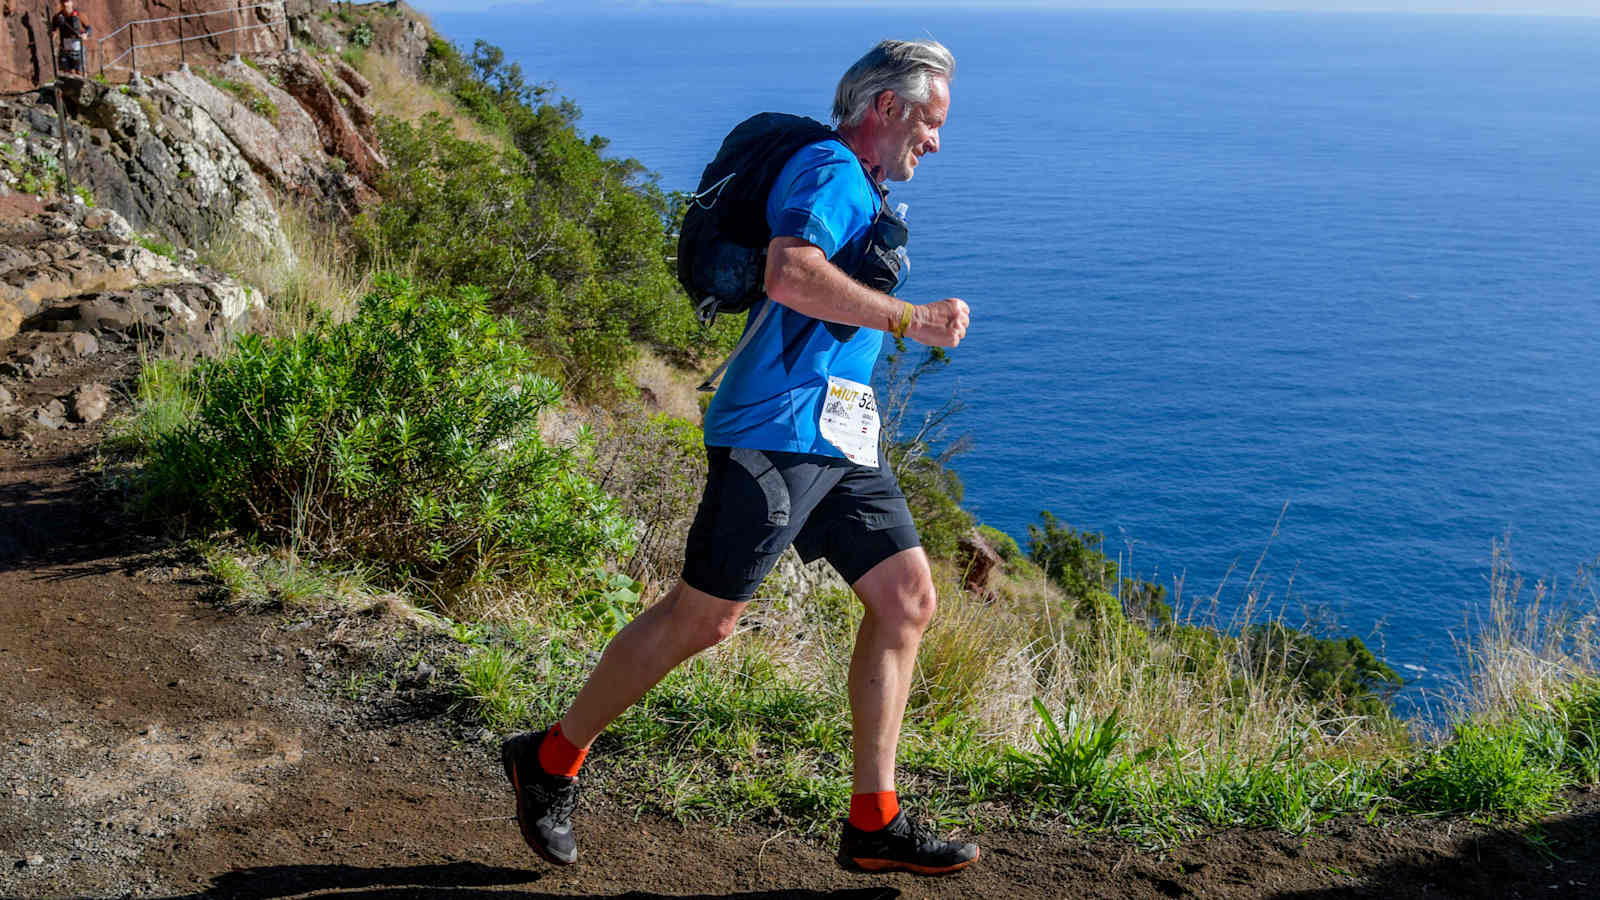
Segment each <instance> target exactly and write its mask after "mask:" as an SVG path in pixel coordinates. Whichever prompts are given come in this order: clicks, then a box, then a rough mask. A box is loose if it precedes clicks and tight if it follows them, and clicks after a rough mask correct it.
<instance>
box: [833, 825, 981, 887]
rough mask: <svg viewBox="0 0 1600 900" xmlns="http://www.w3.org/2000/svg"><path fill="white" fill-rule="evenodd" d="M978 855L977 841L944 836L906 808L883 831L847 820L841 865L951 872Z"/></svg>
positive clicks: (866, 869) (868, 869)
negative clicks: (863, 828)
mask: <svg viewBox="0 0 1600 900" xmlns="http://www.w3.org/2000/svg"><path fill="white" fill-rule="evenodd" d="M977 858H978V845H977V844H968V843H965V842H963V841H947V840H944V839H943V838H941V837H939V836H938V835H936V834H934V833H933V829H932V828H929V827H928V826H926V825H923V824H921V823H920V822H917V821H916V820H915V819H912V818H911V817H910V816H908V815H906V813H905V810H901V811H900V812H899V813H898V814H897V815H896V816H895V817H894V819H893V820H891V821H890V822H889V824H888V825H885V826H884V827H883V829H882V830H880V831H862V830H861V829H859V828H857V827H855V826H854V825H851V824H850V823H849V821H846V822H845V823H844V836H843V837H842V838H841V839H840V841H839V865H841V866H843V867H844V868H846V869H860V870H862V871H864V872H895V871H899V872H912V873H915V874H917V875H948V874H949V873H951V872H957V871H960V870H961V869H964V868H966V867H967V866H969V865H971V864H972V863H973V861H974V860H976V859H977Z"/></svg>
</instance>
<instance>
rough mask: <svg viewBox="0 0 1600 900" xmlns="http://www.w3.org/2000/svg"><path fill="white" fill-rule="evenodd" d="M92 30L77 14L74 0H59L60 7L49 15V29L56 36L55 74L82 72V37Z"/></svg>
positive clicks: (78, 73)
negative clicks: (53, 13)
mask: <svg viewBox="0 0 1600 900" xmlns="http://www.w3.org/2000/svg"><path fill="white" fill-rule="evenodd" d="M92 30H93V29H91V28H90V27H89V24H88V23H87V22H85V21H83V17H82V16H79V15H78V5H77V3H76V0H61V9H60V10H59V11H58V12H57V13H56V14H55V15H53V16H51V17H50V31H51V33H53V34H54V35H55V36H56V47H57V52H56V72H57V74H60V75H82V74H83V39H84V38H86V37H88V36H89V32H90V31H92Z"/></svg>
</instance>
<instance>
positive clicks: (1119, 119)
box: [434, 6, 1600, 697]
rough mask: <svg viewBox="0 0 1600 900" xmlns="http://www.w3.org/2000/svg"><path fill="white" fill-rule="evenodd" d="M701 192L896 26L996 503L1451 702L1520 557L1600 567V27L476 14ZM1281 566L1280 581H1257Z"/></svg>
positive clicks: (460, 31) (588, 116)
mask: <svg viewBox="0 0 1600 900" xmlns="http://www.w3.org/2000/svg"><path fill="white" fill-rule="evenodd" d="M434 21H435V24H436V25H438V26H439V27H440V29H441V30H442V31H443V32H444V33H445V34H447V35H448V36H450V37H451V38H452V39H453V40H455V41H456V42H457V43H458V44H460V45H461V46H463V47H464V48H470V47H471V45H472V42H473V41H474V40H475V39H478V38H485V39H487V40H489V41H490V42H491V43H495V44H497V45H499V46H501V47H503V48H504V49H505V51H506V53H507V56H508V58H510V59H513V60H516V61H518V62H520V63H521V65H522V66H523V68H524V70H525V71H526V72H527V74H528V76H529V79H530V80H536V81H542V82H547V83H550V84H551V85H552V86H553V87H554V89H555V92H556V95H558V96H561V95H564V96H567V97H570V98H572V99H573V100H574V101H575V102H576V103H577V104H578V105H579V106H580V107H581V108H582V109H583V111H584V117H583V119H582V121H581V123H580V124H581V126H582V127H583V129H584V130H585V131H586V132H589V133H592V134H599V135H603V136H605V137H607V138H609V139H610V141H611V144H610V152H612V153H614V154H616V155H619V156H632V157H636V158H638V159H639V160H640V161H642V162H643V163H644V164H645V165H646V166H647V167H649V168H650V169H652V170H654V171H655V172H657V173H658V174H659V178H660V183H661V185H662V187H664V188H667V189H682V190H689V189H692V188H693V187H694V184H695V182H696V181H697V179H698V177H699V173H700V169H701V167H702V166H703V165H704V164H705V163H706V162H707V161H708V160H709V159H710V157H711V156H712V154H713V153H714V151H715V150H716V147H717V145H718V143H719V142H720V140H721V138H722V137H723V135H724V134H725V133H726V132H727V130H728V129H729V128H730V127H731V126H732V125H733V124H734V123H736V122H737V121H739V120H740V119H742V118H744V117H745V116H747V115H750V114H752V113H755V112H759V111H763V110H783V111H788V112H797V113H804V114H809V115H813V116H816V117H818V118H825V117H826V114H827V111H828V108H829V103H830V101H831V97H832V91H833V86H834V84H835V82H836V81H837V79H838V76H839V75H840V73H842V72H843V70H844V69H845V68H846V67H847V66H848V65H849V64H850V63H851V62H852V61H853V60H854V59H855V58H856V57H858V56H859V55H860V54H861V53H862V52H864V51H865V50H866V49H867V47H869V46H870V45H871V44H872V43H873V42H875V41H876V40H877V39H879V38H881V37H888V36H897V37H920V36H932V37H935V38H937V39H939V40H941V41H943V42H944V43H945V44H947V45H948V46H949V47H950V48H951V49H952V50H953V51H954V53H955V55H956V58H957V60H958V63H959V65H960V71H959V72H958V75H957V78H956V81H955V84H954V86H953V88H952V105H951V112H950V119H949V124H948V126H947V127H946V128H945V129H944V132H943V148H942V150H941V152H940V153H939V154H937V155H936V156H931V157H929V158H927V159H925V160H923V163H922V165H921V166H920V167H919V168H918V170H917V176H916V178H915V179H914V180H913V181H911V182H909V183H906V184H903V185H896V186H893V187H894V190H893V194H892V202H901V201H903V202H906V203H907V204H908V205H909V208H910V222H911V225H912V233H913V238H912V244H911V249H912V260H913V269H912V276H911V280H910V282H909V284H908V286H907V288H906V289H905V290H904V291H903V292H902V293H903V295H904V296H905V297H907V299H911V300H913V301H927V300H934V299H938V298H941V297H946V296H959V297H962V298H964V299H966V300H967V301H968V302H969V303H970V304H971V306H972V309H973V324H972V328H971V331H970V333H969V335H968V338H967V340H966V341H965V342H964V343H963V344H962V345H961V347H960V348H959V349H957V350H956V351H954V352H953V353H952V360H953V361H952V363H951V364H950V365H949V366H948V367H947V369H946V370H945V371H944V372H943V373H942V374H941V375H940V376H939V378H938V379H937V380H936V381H932V382H928V383H925V384H924V386H923V389H922V395H921V402H923V403H924V404H928V405H935V404H938V403H940V402H942V401H943V400H945V399H947V398H948V397H949V396H950V395H951V394H952V392H955V393H958V395H959V397H960V399H961V400H962V401H964V402H965V403H966V409H965V411H964V412H963V413H962V414H961V416H960V418H959V420H958V422H957V424H956V428H955V432H956V433H961V432H965V433H969V434H970V435H971V436H972V439H973V448H972V450H971V452H969V453H968V454H966V455H964V456H961V457H959V458H958V459H957V461H956V468H957V469H958V470H959V472H960V474H961V476H962V478H963V479H964V480H965V482H966V486H967V506H968V508H969V509H971V510H973V511H974V512H975V513H976V514H977V515H978V516H980V517H981V518H982V520H983V521H985V522H987V523H988V524H991V525H994V526H996V527H998V528H1001V529H1003V530H1005V531H1007V532H1010V533H1011V534H1013V535H1015V536H1017V537H1018V538H1019V539H1025V538H1026V532H1027V525H1028V523H1030V522H1036V521H1038V515H1039V512H1040V511H1041V510H1044V509H1048V510H1051V511H1053V512H1054V513H1055V514H1056V515H1057V516H1058V517H1059V518H1061V519H1062V520H1064V521H1066V522H1068V523H1070V524H1072V525H1073V526H1075V527H1078V528H1080V529H1089V530H1093V531H1098V532H1101V533H1103V534H1104V535H1105V549H1106V551H1107V553H1108V555H1110V556H1112V557H1113V558H1120V559H1121V561H1122V564H1123V567H1124V571H1125V573H1126V574H1130V575H1131V574H1134V573H1138V574H1141V575H1142V576H1143V577H1145V578H1148V579H1151V580H1154V581H1157V582H1159V583H1162V584H1165V585H1167V586H1168V589H1169V591H1170V592H1174V593H1176V594H1177V595H1178V597H1179V600H1180V607H1181V608H1182V609H1194V608H1199V609H1206V608H1210V606H1211V604H1212V602H1213V601H1215V603H1216V604H1217V606H1218V608H1219V609H1220V610H1221V614H1222V618H1223V619H1224V620H1226V619H1227V618H1228V617H1229V615H1230V614H1231V613H1232V611H1235V610H1237V609H1239V608H1240V605H1241V604H1242V603H1243V602H1244V599H1245V596H1246V594H1247V592H1248V591H1249V590H1250V588H1251V587H1254V588H1255V589H1256V590H1257V593H1258V594H1260V595H1262V596H1265V597H1268V598H1270V603H1269V604H1268V610H1267V611H1269V612H1274V613H1282V614H1283V615H1285V616H1286V617H1287V618H1288V619H1289V620H1291V621H1293V622H1297V623H1298V622H1311V623H1313V624H1315V625H1316V627H1318V629H1319V630H1321V631H1323V632H1324V633H1341V634H1344V633H1350V634H1357V635H1360V636H1362V637H1364V638H1365V639H1366V640H1367V641H1368V642H1369V644H1372V645H1373V646H1374V648H1375V649H1377V650H1379V651H1380V652H1381V654H1382V655H1384V656H1385V658H1387V659H1388V660H1389V661H1390V662H1391V663H1393V664H1395V665H1396V666H1397V667H1400V668H1401V671H1402V673H1403V674H1405V675H1407V676H1408V677H1409V678H1411V679H1413V688H1412V690H1411V691H1408V694H1411V695H1412V696H1413V697H1416V696H1421V695H1424V694H1425V692H1427V691H1429V690H1435V689H1441V688H1444V687H1446V686H1447V685H1448V682H1449V679H1450V678H1451V676H1452V675H1453V673H1454V672H1455V671H1456V662H1455V652H1454V650H1453V647H1452V635H1457V636H1459V635H1461V634H1463V633H1464V632H1465V631H1466V629H1467V628H1468V627H1469V625H1470V622H1471V621H1472V619H1473V617H1474V616H1475V614H1476V611H1477V610H1479V609H1481V608H1482V607H1483V605H1484V604H1485V603H1486V602H1487V599H1488V596H1489V586H1488V573H1489V569H1490V561H1491V554H1492V552H1493V545H1494V543H1495V542H1496V541H1506V540H1508V541H1509V548H1510V553H1511V555H1512V556H1513V557H1514V559H1515V561H1516V564H1517V566H1518V568H1519V569H1521V570H1522V571H1523V572H1525V573H1527V574H1528V575H1529V577H1530V581H1531V579H1532V578H1534V577H1539V576H1544V577H1547V578H1555V579H1558V580H1559V583H1561V584H1563V585H1565V584H1567V583H1569V582H1571V580H1572V579H1573V577H1574V576H1575V575H1576V573H1577V571H1578V568H1579V566H1580V565H1582V564H1584V563H1585V562H1592V561H1594V560H1595V558H1596V555H1597V554H1600V527H1597V522H1600V77H1597V73H1600V19H1584V18H1565V19H1563V18H1519V17H1473V16H1411V15H1350V14H1346V15H1334V14H1289V13H1224V12H1213V13H1185V12H1085V11H1071V12H1068V11H1055V12H1043V11H1022V10H1010V11H995V10H965V11H954V10H940V11H922V10H907V9H898V10H892V11H888V10H878V11H839V10H829V11H806V10H794V9H767V10H718V9H697V10H678V11H660V10H657V11H613V12H605V11H597V12H593V13H586V14H577V13H570V12H569V13H553V12H550V11H546V10H541V9H540V8H539V7H520V8H519V7H515V6H513V7H503V8H498V9H495V10H492V11H490V12H476V13H472V12H453V13H452V12H446V13H436V14H435V15H434ZM1252 572H1254V573H1255V576H1254V583H1253V585H1252V584H1251V583H1250V580H1251V573H1252Z"/></svg>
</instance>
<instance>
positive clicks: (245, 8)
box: [95, 0, 293, 81]
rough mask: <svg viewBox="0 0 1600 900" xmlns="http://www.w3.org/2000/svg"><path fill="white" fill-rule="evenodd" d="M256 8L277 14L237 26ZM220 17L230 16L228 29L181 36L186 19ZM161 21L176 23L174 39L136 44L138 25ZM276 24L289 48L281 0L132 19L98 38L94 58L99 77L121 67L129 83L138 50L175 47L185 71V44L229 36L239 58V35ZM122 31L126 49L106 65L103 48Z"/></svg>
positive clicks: (136, 70) (136, 65) (290, 42)
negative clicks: (240, 20)
mask: <svg viewBox="0 0 1600 900" xmlns="http://www.w3.org/2000/svg"><path fill="white" fill-rule="evenodd" d="M178 8H179V9H182V8H183V5H182V3H181V2H180V3H179V7H178ZM259 9H271V10H276V11H277V15H276V16H274V17H273V19H272V20H271V21H267V22H255V23H251V24H244V25H241V24H239V17H240V16H241V15H243V14H244V13H246V12H252V11H255V10H259ZM224 14H227V15H231V16H232V27H231V28H217V29H212V30H208V31H205V32H202V33H199V34H185V33H184V24H185V22H186V21H187V20H189V19H205V18H210V17H212V16H219V15H224ZM162 22H177V23H178V36H177V37H175V38H168V39H167V40H163V41H148V42H146V43H143V44H141V43H139V41H138V40H137V35H138V31H137V30H136V29H137V28H138V27H139V26H141V25H143V26H146V27H148V26H150V25H156V24H159V23H162ZM280 23H281V24H282V25H283V43H284V47H285V48H292V47H293V39H292V38H291V37H290V35H289V17H288V15H287V11H286V10H285V9H284V4H283V0H270V2H265V3H251V4H238V5H231V6H219V7H216V8H214V9H209V10H204V11H202V12H192V13H181V14H179V15H176V16H162V17H161V18H157V19H135V20H134V21H132V22H126V23H124V24H123V25H122V26H121V27H119V28H117V30H115V31H113V32H111V33H110V34H108V35H106V36H105V37H102V38H100V40H99V42H98V43H97V44H96V45H95V55H96V56H98V57H99V60H100V76H101V77H102V78H104V77H105V74H106V69H107V68H112V69H117V68H125V69H128V70H130V71H131V72H132V73H133V80H135V81H137V80H139V51H140V50H151V49H154V48H156V47H169V46H171V45H173V44H177V45H178V57H179V61H180V62H181V64H182V65H183V67H184V68H185V69H187V68H188V66H189V58H188V52H187V50H186V45H187V44H188V42H189V41H198V40H204V39H206V38H214V37H221V36H222V35H226V34H231V35H233V55H234V56H238V55H239V35H240V34H241V33H243V32H246V31H254V30H258V29H263V28H265V29H268V30H273V29H276V28H277V26H278V25H279V24H280ZM202 27H204V26H202ZM124 31H126V32H127V33H128V48H127V49H126V50H124V51H122V52H121V53H119V54H117V56H116V58H114V59H112V60H111V61H110V62H107V61H106V49H105V48H106V42H107V41H109V40H111V39H113V38H115V37H116V36H117V35H119V34H121V33H122V32H124ZM130 57H131V58H130ZM124 59H128V65H126V66H123V65H121V63H122V61H123V60H124Z"/></svg>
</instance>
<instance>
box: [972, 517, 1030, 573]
mask: <svg viewBox="0 0 1600 900" xmlns="http://www.w3.org/2000/svg"><path fill="white" fill-rule="evenodd" d="M978 534H980V535H982V536H983V539H984V540H986V541H988V542H989V546H990V547H992V548H993V549H994V552H996V553H998V554H1000V558H1001V559H1002V560H1004V561H1005V562H1006V563H1007V564H1010V563H1012V562H1015V561H1016V560H1017V559H1018V558H1019V557H1021V556H1022V548H1021V547H1018V546H1017V539H1016V538H1014V537H1012V536H1011V535H1009V534H1006V533H1005V532H1004V531H1001V530H1000V529H998V528H995V527H993V526H991V525H979V526H978Z"/></svg>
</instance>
